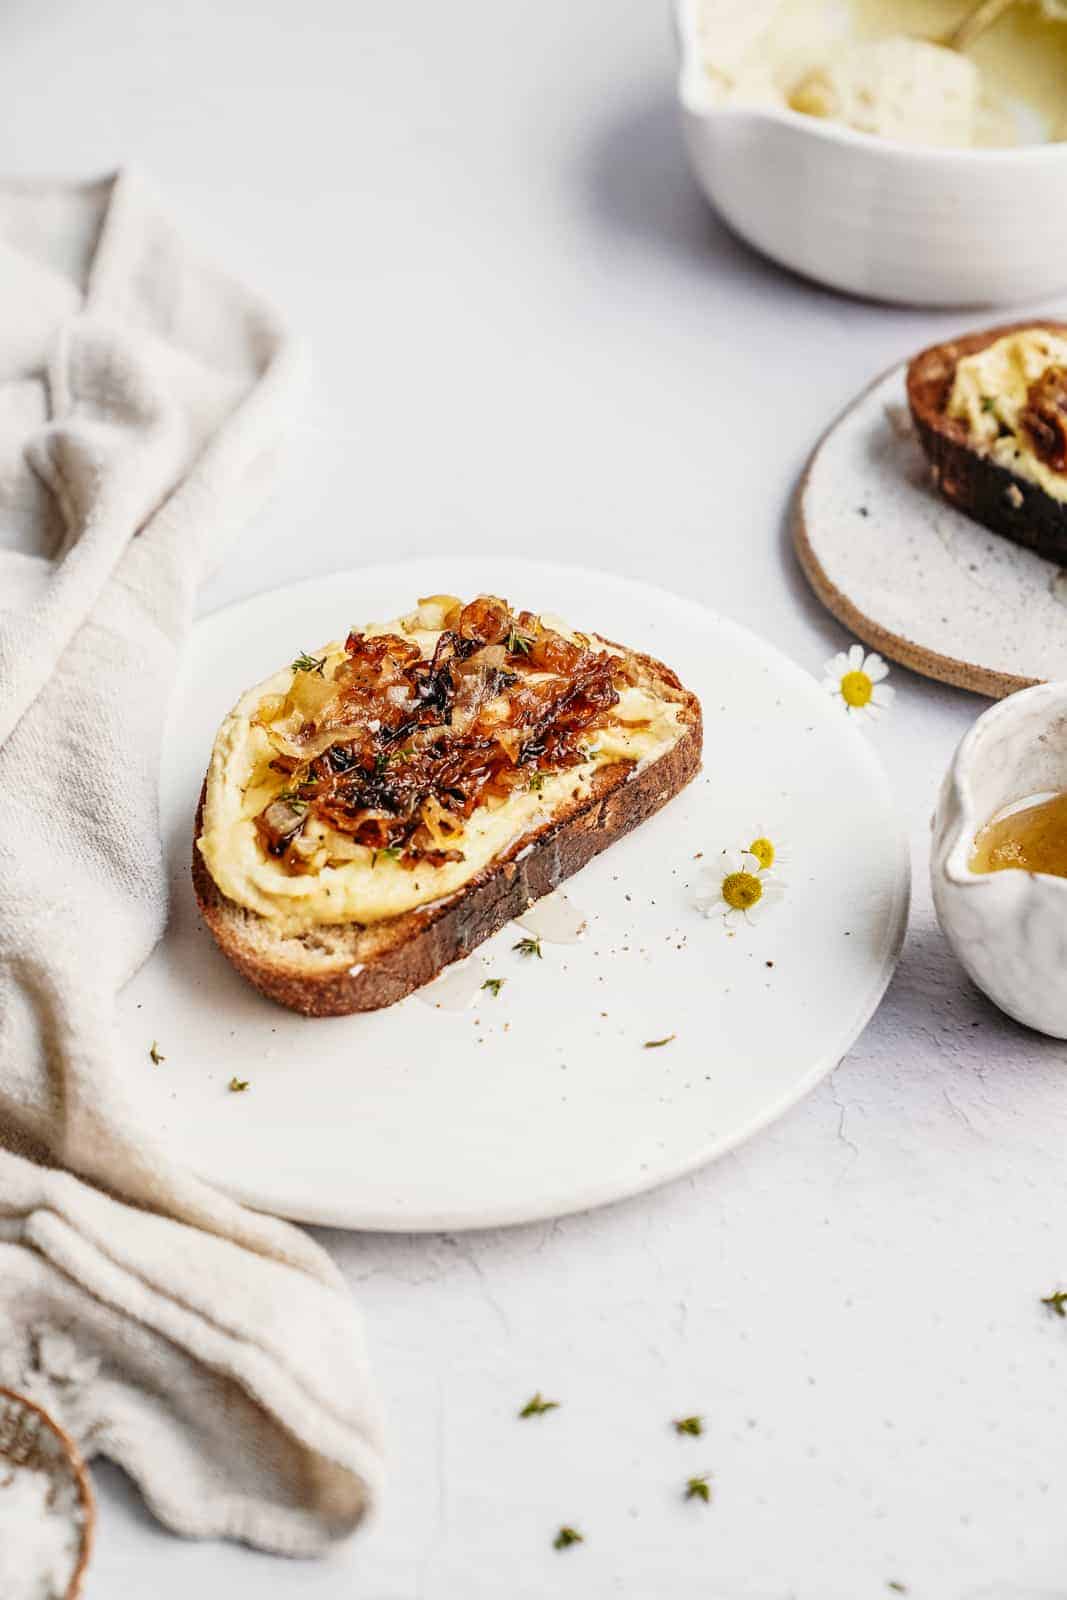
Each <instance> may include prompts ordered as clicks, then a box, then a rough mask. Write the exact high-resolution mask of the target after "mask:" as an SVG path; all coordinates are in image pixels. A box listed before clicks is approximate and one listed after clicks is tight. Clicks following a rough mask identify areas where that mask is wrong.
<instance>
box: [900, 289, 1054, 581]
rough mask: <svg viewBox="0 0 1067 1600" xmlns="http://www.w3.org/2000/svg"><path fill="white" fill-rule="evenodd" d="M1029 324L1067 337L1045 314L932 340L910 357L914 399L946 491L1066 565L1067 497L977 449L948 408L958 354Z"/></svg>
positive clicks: (972, 512) (998, 529)
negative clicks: (1047, 490)
mask: <svg viewBox="0 0 1067 1600" xmlns="http://www.w3.org/2000/svg"><path fill="white" fill-rule="evenodd" d="M1028 328H1041V329H1044V330H1045V331H1046V332H1048V333H1056V334H1060V335H1062V336H1063V337H1064V338H1067V323H1063V322H1049V321H1043V320H1042V321H1030V322H1011V323H1006V324H1004V325H1003V326H1001V327H997V328H987V329H986V330H985V331H984V332H982V333H972V334H967V335H966V336H965V337H963V338H960V339H953V340H950V341H948V342H947V343H943V344H936V345H931V347H930V348H929V349H928V350H923V351H921V352H920V354H919V355H917V356H916V357H915V358H914V360H913V361H911V362H910V363H909V365H908V375H907V388H908V405H909V407H910V409H911V415H912V420H913V421H914V423H915V430H916V433H917V434H918V437H919V443H920V444H921V445H922V448H923V450H924V452H925V453H926V456H927V459H928V460H929V462H930V466H931V470H932V473H933V478H934V482H935V483H936V485H937V487H938V489H940V491H941V493H942V494H943V495H944V497H945V499H946V500H948V501H950V502H951V503H952V504H953V505H954V506H957V507H958V508H959V510H960V511H963V512H966V514H967V515H968V516H969V517H973V518H974V519H975V521H976V522H981V523H983V524H984V525H985V526H986V527H987V528H992V530H993V532H994V533H999V534H1002V535H1003V536H1004V537H1005V538H1006V539H1011V540H1013V541H1014V543H1015V544H1020V545H1023V546H1025V548H1026V549H1028V550H1034V551H1036V552H1037V554H1038V555H1041V556H1044V557H1045V558H1046V559H1047V560H1049V561H1056V562H1059V563H1060V564H1061V565H1062V564H1065V563H1067V503H1065V502H1061V501H1059V500H1054V499H1053V498H1052V496H1051V495H1048V494H1046V493H1045V491H1044V490H1043V489H1042V488H1041V487H1040V485H1038V484H1036V483H1033V482H1032V481H1031V480H1030V479H1029V478H1022V477H1019V476H1018V475H1017V474H1016V473H1014V472H1012V471H1010V470H1009V469H1008V468H1007V467H1003V466H1001V465H1000V463H999V462H997V461H994V460H993V459H992V458H991V457H990V456H988V455H986V454H985V453H984V452H982V451H981V450H976V449H975V446H974V441H973V440H972V438H971V436H970V434H969V433H968V431H967V428H966V425H965V424H964V423H963V422H961V421H960V420H959V419H957V418H954V417H949V416H947V415H946V413H945V408H946V406H947V405H948V400H949V395H950V393H951V390H952V383H953V379H954V377H955V374H956V366H957V364H958V362H959V361H961V360H962V359H963V358H964V357H965V356H971V355H975V354H976V353H977V352H978V351H979V350H984V349H985V348H986V347H987V346H988V345H991V344H993V343H995V342H996V340H997V339H1002V338H1004V337H1005V335H1007V334H1012V333H1022V332H1024V331H1025V330H1026V329H1028Z"/></svg>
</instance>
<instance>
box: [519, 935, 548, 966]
mask: <svg viewBox="0 0 1067 1600" xmlns="http://www.w3.org/2000/svg"><path fill="white" fill-rule="evenodd" d="M511 948H512V949H513V950H517V951H518V952H519V954H520V956H536V957H537V959H538V961H543V960H544V959H545V958H544V955H543V954H542V952H541V941H540V939H520V940H519V942H518V944H513V945H512V947H511Z"/></svg>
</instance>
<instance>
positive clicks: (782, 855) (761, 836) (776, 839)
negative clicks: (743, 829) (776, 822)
mask: <svg viewBox="0 0 1067 1600" xmlns="http://www.w3.org/2000/svg"><path fill="white" fill-rule="evenodd" d="M748 854H749V855H750V856H755V858H756V860H757V861H758V862H759V864H760V871H761V872H770V871H772V870H773V871H774V873H775V875H776V876H777V874H778V873H779V872H780V871H781V869H782V868H783V867H787V866H788V865H789V846H788V844H787V843H786V842H785V841H784V840H783V839H782V836H781V834H780V833H779V831H778V829H777V828H757V829H756V832H755V833H754V834H753V836H752V838H751V839H750V840H749V843H748Z"/></svg>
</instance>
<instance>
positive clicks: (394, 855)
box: [370, 844, 401, 869]
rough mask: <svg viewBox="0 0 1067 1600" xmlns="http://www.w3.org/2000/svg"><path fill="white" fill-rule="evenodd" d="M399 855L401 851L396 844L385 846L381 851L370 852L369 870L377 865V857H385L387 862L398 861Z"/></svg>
mask: <svg viewBox="0 0 1067 1600" xmlns="http://www.w3.org/2000/svg"><path fill="white" fill-rule="evenodd" d="M400 854H401V850H400V846H399V845H398V844H387V845H385V846H384V847H383V848H382V849H381V850H372V851H371V856H370V864H371V868H372V869H373V868H374V867H376V866H377V865H378V857H379V856H385V857H386V859H387V860H389V861H398V860H399V859H400Z"/></svg>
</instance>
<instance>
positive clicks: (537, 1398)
mask: <svg viewBox="0 0 1067 1600" xmlns="http://www.w3.org/2000/svg"><path fill="white" fill-rule="evenodd" d="M558 1410H559V1401H558V1400H545V1399H544V1398H543V1397H542V1394H541V1391H540V1389H538V1391H537V1393H536V1394H535V1395H534V1397H533V1399H532V1400H527V1402H526V1404H525V1405H524V1406H523V1408H522V1410H521V1411H520V1412H519V1416H520V1417H543V1416H544V1414H545V1412H546V1411H558Z"/></svg>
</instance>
